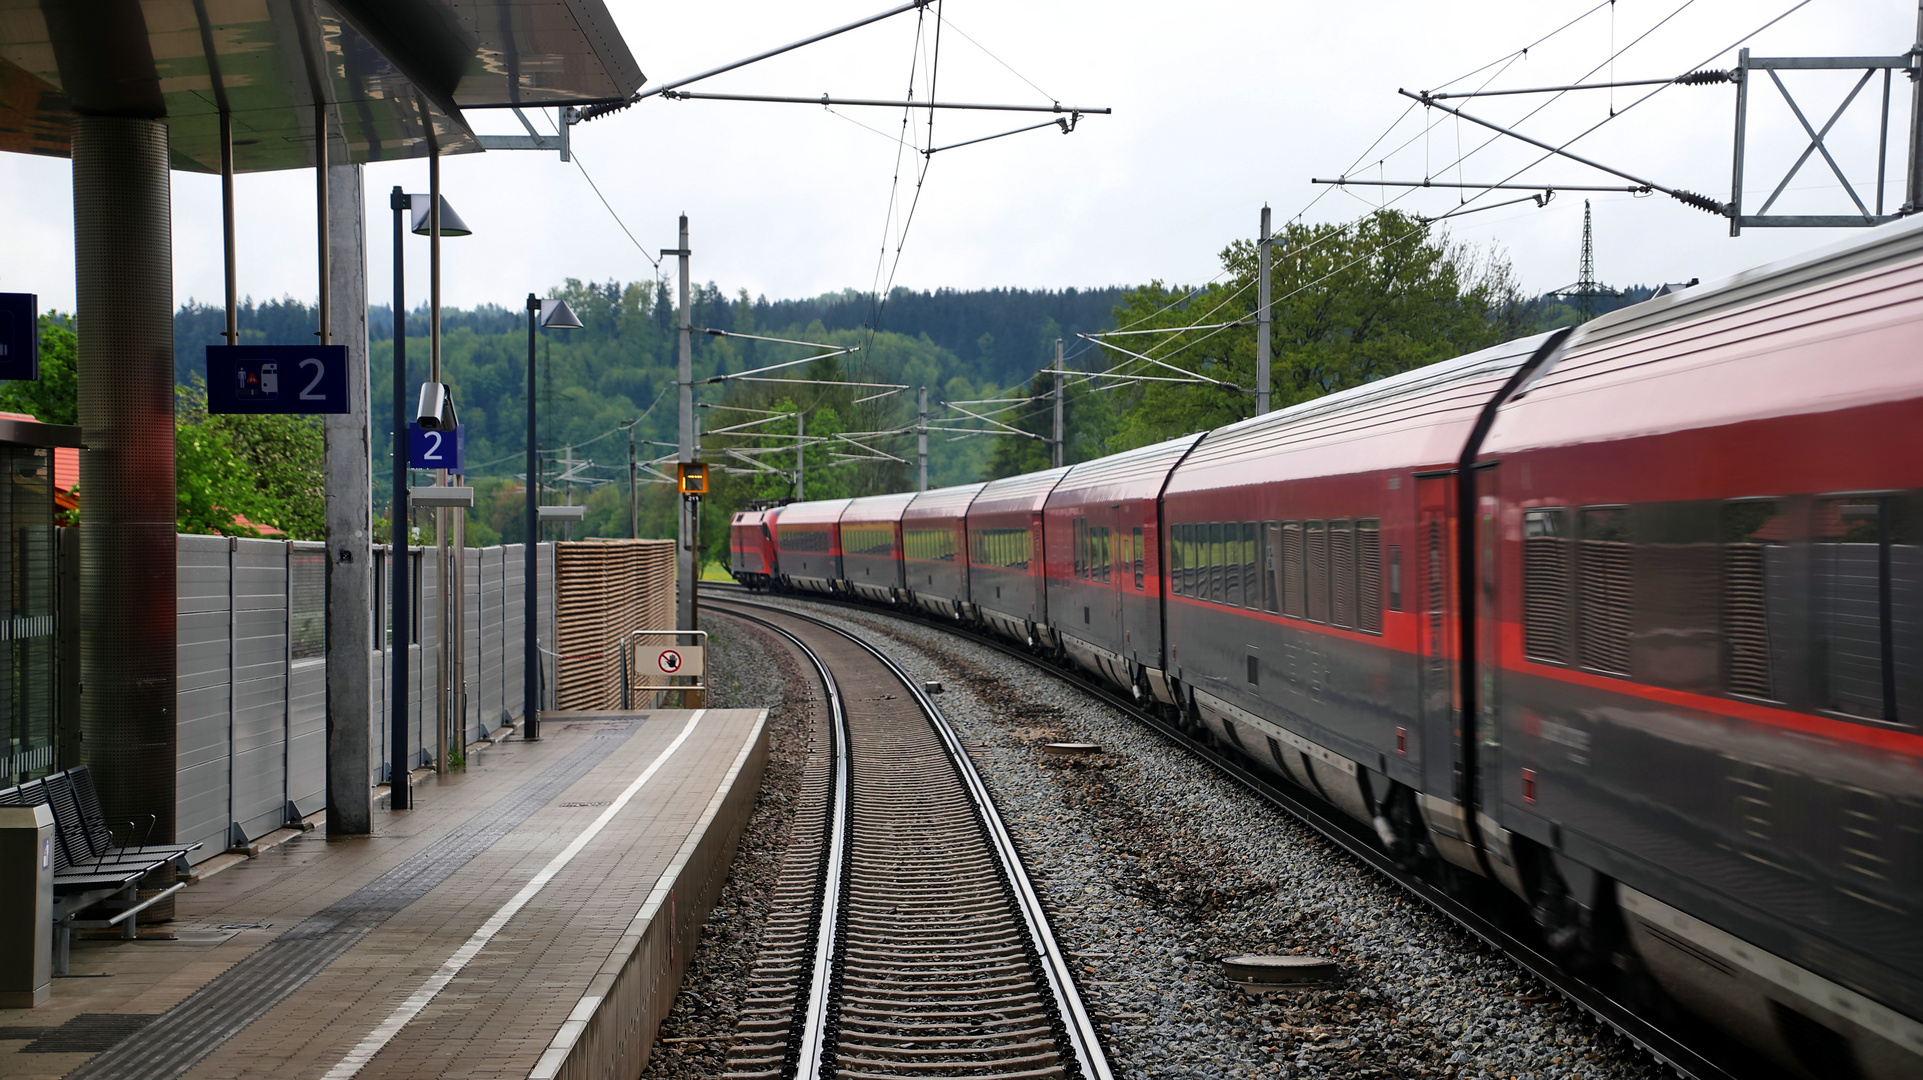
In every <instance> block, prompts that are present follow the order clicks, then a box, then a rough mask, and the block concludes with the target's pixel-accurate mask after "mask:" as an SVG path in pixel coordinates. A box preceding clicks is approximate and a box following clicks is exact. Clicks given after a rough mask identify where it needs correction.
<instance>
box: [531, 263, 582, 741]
mask: <svg viewBox="0 0 1923 1080" xmlns="http://www.w3.org/2000/svg"><path fill="white" fill-rule="evenodd" d="M539 326H548V327H553V328H555V329H559V330H578V329H580V328H581V320H580V319H577V318H575V317H574V312H573V311H571V310H569V308H568V305H567V302H566V301H564V300H543V299H541V298H540V297H538V296H536V295H534V294H533V293H529V294H527V551H526V552H525V558H526V563H525V568H524V570H523V575H524V577H523V581H522V588H523V592H522V600H521V610H522V613H523V615H522V619H521V637H522V642H521V666H522V670H521V738H523V739H539V738H540V737H541V638H540V621H541V620H540V614H541V591H540V573H541V562H540V558H539V552H540V546H541V497H540V490H539V488H538V487H537V486H536V485H537V484H538V483H539V481H540V476H541V462H540V449H541V444H540V441H539V439H538V436H537V429H536V427H535V421H534V387H535V382H534V339H535V330H536V329H537V328H538V327H539Z"/></svg>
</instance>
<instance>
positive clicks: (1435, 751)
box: [1411, 472, 1465, 802]
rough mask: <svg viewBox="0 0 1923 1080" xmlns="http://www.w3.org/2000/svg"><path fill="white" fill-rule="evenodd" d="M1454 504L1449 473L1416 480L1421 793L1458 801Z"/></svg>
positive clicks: (1452, 476) (1459, 724)
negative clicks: (1424, 792) (1422, 791)
mask: <svg viewBox="0 0 1923 1080" xmlns="http://www.w3.org/2000/svg"><path fill="white" fill-rule="evenodd" d="M1455 500H1456V477H1455V474H1454V473H1453V472H1450V473H1447V474H1444V475H1439V476H1418V477H1417V478H1416V537H1415V545H1414V547H1415V558H1414V559H1412V560H1411V562H1412V563H1413V564H1414V566H1413V569H1414V570H1415V574H1414V577H1415V581H1414V582H1412V584H1413V585H1414V586H1415V593H1416V611H1417V614H1418V615H1419V617H1420V624H1419V629H1418V631H1417V656H1418V663H1419V664H1420V673H1419V681H1418V686H1419V687H1420V693H1421V696H1420V702H1419V706H1418V710H1417V715H1418V717H1419V724H1420V731H1419V735H1420V742H1419V746H1420V749H1419V750H1418V752H1419V753H1420V754H1421V755H1422V769H1423V785H1422V786H1423V790H1425V791H1427V792H1429V793H1430V794H1433V795H1437V796H1442V797H1445V798H1448V799H1449V800H1451V801H1453V802H1460V801H1461V799H1462V787H1463V779H1464V778H1463V777H1462V776H1461V775H1460V774H1461V766H1462V763H1463V761H1464V757H1465V755H1464V749H1463V747H1462V746H1461V741H1462V721H1461V715H1462V687H1461V686H1460V685H1459V683H1458V680H1457V672H1456V654H1457V651H1458V650H1457V647H1456V628H1457V625H1458V624H1457V618H1456V603H1457V597H1456V590H1455V579H1456V574H1455V549H1456V544H1455V517H1456V515H1455Z"/></svg>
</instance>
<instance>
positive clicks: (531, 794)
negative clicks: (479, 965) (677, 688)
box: [68, 724, 641, 1080]
mask: <svg viewBox="0 0 1923 1080" xmlns="http://www.w3.org/2000/svg"><path fill="white" fill-rule="evenodd" d="M640 727H641V725H640V724H633V725H630V726H628V727H626V728H614V727H607V728H603V729H602V730H601V731H599V732H597V733H595V734H594V735H593V736H592V737H590V738H589V739H588V740H587V742H586V743H584V744H582V745H581V747H580V748H579V749H577V750H575V751H574V752H573V753H572V754H569V755H568V756H567V757H565V758H563V759H561V760H560V761H558V762H556V763H554V764H553V765H551V766H549V767H548V768H547V769H546V771H544V772H542V773H541V774H540V775H539V776H536V777H534V778H533V779H531V780H529V781H528V782H527V783H525V784H523V785H521V787H519V788H518V789H516V790H515V791H514V792H513V793H512V794H510V795H508V796H507V797H505V798H503V799H501V800H500V801H498V802H496V803H494V804H492V805H490V806H486V807H483V808H482V809H480V810H479V811H477V812H476V813H475V814H474V816H473V817H470V818H469V819H468V820H466V821H465V822H462V823H461V824H460V825H457V826H455V827H454V828H453V829H452V830H450V831H449V832H448V833H447V835H446V836H444V837H442V838H441V839H440V840H438V841H435V842H434V843H433V844H431V845H429V846H428V847H427V849H426V850H424V851H423V852H422V853H421V854H420V855H418V856H416V857H415V858H411V859H409V860H408V861H406V862H404V863H402V864H401V865H399V866H396V867H394V868H393V869H392V870H389V871H388V872H387V873H385V874H382V875H381V876H380V877H378V878H375V879H374V880H373V881H371V882H369V883H367V884H366V885H365V886H362V887H361V888H360V889H359V890H357V891H356V892H354V893H353V894H352V895H349V896H347V897H344V898H342V899H341V900H339V901H337V902H335V903H334V904H332V905H330V906H328V907H327V908H326V909H324V910H322V911H320V912H317V913H316V914H314V915H310V916H308V917H307V918H306V919H303V920H301V921H300V922H299V923H297V924H295V925H294V926H292V927H290V928H289V929H288V930H287V932H286V933H284V934H282V935H280V936H279V937H277V938H275V939H274V940H273V941H270V942H268V943H267V944H266V945H263V946H262V947H261V948H260V949H259V951H257V952H255V953H254V954H253V955H251V956H249V957H247V958H246V959H245V960H242V961H241V962H240V963H238V964H235V965H234V966H233V967H231V968H228V969H227V970H226V971H225V972H223V973H221V974H220V975H219V976H217V977H216V978H215V979H214V980H213V981H212V982H210V983H208V984H207V985H206V986H203V987H201V988H200V989H199V990H197V991H195V992H194V993H193V994H191V995H189V996H188V997H187V998H186V999H185V1000H183V1001H182V1002H180V1004H178V1005H175V1006H174V1007H173V1008H171V1009H168V1010H167V1011H166V1012H164V1013H161V1014H160V1015H159V1016H158V1017H156V1018H155V1019H154V1021H153V1023H151V1024H148V1025H146V1026H145V1027H143V1028H141V1029H140V1031H139V1032H138V1033H136V1034H134V1035H133V1036H132V1037H130V1038H127V1039H125V1040H124V1041H122V1042H121V1043H120V1044H119V1045H117V1046H115V1047H114V1048H113V1049H112V1050H109V1051H107V1052H106V1053H104V1054H101V1055H100V1056H98V1057H96V1058H94V1059H92V1060H91V1061H88V1062H87V1063H86V1064H84V1065H82V1066H81V1067H80V1068H78V1069H75V1070H74V1071H73V1072H71V1073H69V1074H68V1080H108V1078H111V1080H174V1078H176V1077H178V1076H180V1075H181V1074H182V1073H185V1072H186V1071H187V1070H188V1069H190V1068H192V1067H193V1065H194V1063H195V1062H197V1061H199V1060H200V1059H201V1058H204V1057H206V1056H207V1055H208V1054H210V1053H212V1052H213V1051H214V1050H215V1048H217V1047H219V1046H220V1044H221V1043H223V1042H226V1041H227V1040H228V1039H230V1038H233V1037H234V1035H236V1034H238V1033H239V1032H240V1031H242V1030H243V1029H245V1028H246V1027H247V1026H248V1025H249V1024H251V1023H253V1022H254V1021H255V1020H258V1019H259V1018H260V1017H261V1016H263V1015H265V1014H266V1012H267V1011H268V1010H269V1009H272V1008H273V1007H274V1006H276V1005H278V1004H280V1003H281V1002H282V1001H283V1000H285V999H286V998H287V996H288V995H289V994H292V993H293V992H294V991H295V990H298V989H300V987H301V986H302V984H304V983H306V982H307V980H309V979H311V978H313V977H314V976H315V975H316V974H318V973H319V972H320V971H321V970H322V969H324V968H326V967H327V965H328V964H330V963H333V962H334V960H335V958H336V957H338V956H340V955H341V954H342V953H344V952H346V951H347V950H349V949H351V948H353V947H354V945H355V944H356V943H358V942H359V941H360V940H361V939H362V938H364V937H366V936H367V935H368V934H369V933H371V932H372V931H373V930H374V928H376V927H378V926H380V925H381V924H382V923H384V922H386V921H387V920H388V919H389V918H391V917H392V916H393V915H394V913H395V912H397V911H400V910H401V909H402V908H405V907H407V906H408V905H409V904H412V903H413V902H414V901H416V900H419V899H420V898H421V897H423V896H425V895H427V893H428V891H429V890H431V889H433V888H434V887H435V886H436V885H439V884H440V883H441V882H443V881H446V880H447V879H448V878H449V877H450V876H452V875H453V874H454V872H455V871H457V870H459V869H460V868H461V867H463V866H465V865H467V863H468V862H469V860H471V859H473V858H474V857H475V856H477V855H479V854H481V853H482V852H484V851H486V850H487V849H488V848H490V847H492V846H493V845H494V844H495V842H496V841H498V840H500V839H501V838H502V837H503V836H506V835H507V834H508V833H509V832H510V831H512V830H513V829H514V828H515V826H517V825H519V824H521V823H522V822H524V821H526V820H527V819H528V818H530V817H532V816H533V815H534V813H535V812H536V811H538V810H540V809H541V808H542V807H544V806H546V805H547V804H548V803H550V802H552V801H553V800H554V798H555V797H556V796H558V795H560V794H561V793H562V792H564V791H566V790H567V789H568V788H569V787H571V786H573V784H574V783H575V781H577V780H579V779H581V778H582V777H583V776H586V775H587V773H588V771H589V770H590V769H592V768H594V767H595V766H596V765H598V764H600V763H601V762H602V761H604V760H606V759H607V756H608V755H609V754H610V753H612V752H613V751H614V748H615V747H617V746H619V745H620V744H621V743H623V742H626V741H627V739H628V738H629V737H630V736H631V735H633V734H634V732H635V731H637V730H639V729H640Z"/></svg>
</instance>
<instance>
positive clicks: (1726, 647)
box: [1722, 499, 1788, 698]
mask: <svg viewBox="0 0 1923 1080" xmlns="http://www.w3.org/2000/svg"><path fill="white" fill-rule="evenodd" d="M1785 524H1786V522H1785V520H1784V518H1783V515H1782V509H1781V507H1780V506H1778V504H1777V503H1776V502H1775V501H1774V500H1764V499H1754V500H1745V501H1742V502H1733V503H1728V504H1725V505H1724V507H1723V612H1722V616H1723V617H1722V624H1723V658H1722V659H1723V665H1722V666H1723V689H1725V690H1727V691H1728V692H1730V693H1732V694H1742V695H1745V696H1747V697H1759V698H1773V697H1775V696H1776V693H1775V690H1776V686H1775V683H1776V680H1775V678H1774V672H1773V669H1774V667H1775V666H1776V665H1775V664H1773V663H1772V662H1771V653H1772V648H1771V642H1772V641H1773V640H1775V639H1776V636H1777V635H1776V634H1773V633H1772V632H1771V626H1770V623H1771V621H1772V617H1773V616H1775V617H1780V615H1781V611H1780V608H1781V605H1782V603H1783V600H1784V597H1783V596H1782V593H1783V592H1784V591H1785V590H1783V589H1781V588H1780V587H1778V586H1776V585H1775V584H1774V583H1776V582H1780V581H1781V580H1782V576H1783V573H1784V571H1785V569H1786V567H1785V565H1784V562H1785V559H1784V556H1785V553H1786V552H1787V551H1788V548H1787V547H1785V546H1784V544H1783V542H1784V540H1786V539H1787V538H1788V537H1787V536H1786V531H1785Z"/></svg>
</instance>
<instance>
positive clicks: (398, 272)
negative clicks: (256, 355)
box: [387, 187, 473, 810]
mask: <svg viewBox="0 0 1923 1080" xmlns="http://www.w3.org/2000/svg"><path fill="white" fill-rule="evenodd" d="M417 200H418V203H419V205H422V206H425V204H426V202H427V197H426V196H422V195H409V194H407V193H405V192H403V191H402V190H401V189H400V188H398V187H396V188H395V189H394V191H393V193H392V194H391V195H389V197H388V204H387V205H388V209H390V210H392V211H394V313H393V314H394V501H393V504H392V507H393V509H392V511H391V513H392V515H393V519H394V520H393V525H394V550H393V552H392V555H393V562H394V570H393V572H392V573H391V574H389V575H388V578H389V580H390V581H391V583H392V585H393V592H392V594H391V597H390V599H389V601H388V613H389V618H390V622H391V624H392V629H391V631H390V636H389V639H388V647H389V649H390V651H391V652H392V655H393V660H392V665H393V666H392V668H391V669H390V670H391V671H392V681H391V682H390V683H389V687H390V694H391V696H390V698H389V704H388V733H389V744H390V746H389V754H390V756H389V758H388V762H389V766H388V767H389V769H390V770H391V775H390V776H389V777H388V780H389V783H388V801H387V805H388V809H390V810H405V809H407V808H408V807H409V806H410V805H411V804H412V802H413V798H412V793H411V792H409V790H408V787H407V774H408V771H409V769H408V764H407V761H408V749H407V727H408V716H407V685H408V678H407V675H408V670H407V669H408V663H407V647H408V646H409V645H410V644H412V642H411V641H410V640H409V639H410V638H411V636H412V633H411V632H412V630H413V626H414V624H413V621H412V620H411V618H410V615H411V614H412V612H411V607H412V604H411V601H412V600H413V596H414V594H413V592H412V591H410V588H409V582H408V570H409V566H408V563H409V561H410V560H409V559H408V550H407V548H408V540H409V539H410V538H409V536H408V528H407V518H408V507H407V456H408V455H407V420H408V416H407V283H406V282H407V276H406V274H407V266H406V260H405V259H404V258H403V255H404V252H403V250H402V248H401V239H402V237H404V236H405V235H406V230H407V229H408V227H409V218H408V217H404V216H403V215H410V216H411V217H412V218H413V222H412V225H413V231H414V232H415V233H416V234H417V235H420V234H425V233H427V232H430V231H431V230H432V227H433V225H434V223H433V222H431V221H423V220H421V219H422V216H423V214H422V213H417V212H416V209H415V208H416V205H417ZM439 217H440V222H439V224H440V231H441V235H443V236H467V235H469V234H471V233H472V232H473V230H472V229H469V228H468V227H467V223H466V222H464V221H462V220H461V219H460V218H459V217H458V216H456V215H455V213H454V209H453V208H452V207H450V206H448V205H447V200H446V199H442V200H441V213H440V215H439Z"/></svg>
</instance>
